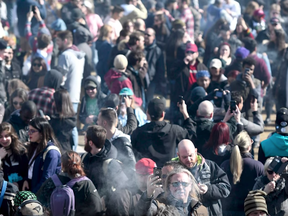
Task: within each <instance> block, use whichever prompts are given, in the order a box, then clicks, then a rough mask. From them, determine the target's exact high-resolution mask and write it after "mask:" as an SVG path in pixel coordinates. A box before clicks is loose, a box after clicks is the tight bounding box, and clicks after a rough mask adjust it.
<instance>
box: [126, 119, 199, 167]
mask: <svg viewBox="0 0 288 216" xmlns="http://www.w3.org/2000/svg"><path fill="white" fill-rule="evenodd" d="M195 137H196V133H195V126H194V122H193V121H192V119H190V118H188V119H186V120H185V121H184V123H183V127H180V126H179V125H174V124H170V123H167V122H165V121H152V122H150V123H147V124H145V125H143V126H142V127H139V128H137V129H136V130H135V131H134V132H133V133H132V135H131V143H132V147H133V150H134V152H135V155H136V159H137V160H139V159H141V158H150V159H152V160H153V161H155V163H156V164H157V166H159V167H161V166H163V165H164V163H165V162H167V161H169V160H171V159H172V158H173V157H174V156H175V152H176V147H177V144H178V143H179V142H180V141H181V140H183V139H190V140H191V139H192V138H193V139H194V138H195Z"/></svg>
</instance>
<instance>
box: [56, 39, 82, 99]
mask: <svg viewBox="0 0 288 216" xmlns="http://www.w3.org/2000/svg"><path fill="white" fill-rule="evenodd" d="M84 64H85V53H83V52H80V51H79V49H78V48H77V47H76V46H74V45H73V46H72V47H70V48H68V49H66V50H64V52H63V53H62V54H61V55H60V56H59V60H58V65H59V66H60V67H62V68H63V69H65V70H67V71H68V73H67V75H66V81H65V84H64V87H65V88H66V89H67V90H68V92H69V94H70V98H71V102H72V103H79V102H80V92H81V81H82V77H83V72H84Z"/></svg>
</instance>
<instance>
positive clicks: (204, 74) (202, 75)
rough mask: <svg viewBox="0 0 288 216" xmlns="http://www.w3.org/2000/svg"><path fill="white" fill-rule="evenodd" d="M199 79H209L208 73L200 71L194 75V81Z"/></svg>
mask: <svg viewBox="0 0 288 216" xmlns="http://www.w3.org/2000/svg"><path fill="white" fill-rule="evenodd" d="M201 77H208V78H210V73H209V72H208V71H207V70H200V71H198V72H197V73H196V79H197V80H198V79H199V78H201Z"/></svg>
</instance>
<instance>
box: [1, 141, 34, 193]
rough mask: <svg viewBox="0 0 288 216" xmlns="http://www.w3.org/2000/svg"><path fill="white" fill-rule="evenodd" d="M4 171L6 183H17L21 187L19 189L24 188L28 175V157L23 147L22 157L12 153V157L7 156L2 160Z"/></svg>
mask: <svg viewBox="0 0 288 216" xmlns="http://www.w3.org/2000/svg"><path fill="white" fill-rule="evenodd" d="M20 145H21V144H20ZM2 169H3V172H4V179H5V180H6V181H8V182H10V183H14V182H15V183H17V184H18V185H19V188H22V185H23V182H24V180H27V174H28V156H27V154H26V153H25V148H24V147H23V146H22V149H21V151H20V155H15V154H13V153H12V154H11V155H10V156H8V155H6V156H5V157H4V158H2Z"/></svg>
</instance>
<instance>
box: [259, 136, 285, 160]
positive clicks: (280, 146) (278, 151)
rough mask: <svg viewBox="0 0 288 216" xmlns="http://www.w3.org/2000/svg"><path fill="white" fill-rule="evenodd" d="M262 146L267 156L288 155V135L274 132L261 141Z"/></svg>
mask: <svg viewBox="0 0 288 216" xmlns="http://www.w3.org/2000/svg"><path fill="white" fill-rule="evenodd" d="M261 147H262V150H263V152H264V155H265V158H268V157H274V156H280V157H287V156H288V136H283V135H281V134H278V133H274V134H273V135H272V136H271V137H269V138H268V139H266V140H264V141H262V142H261ZM259 151H260V150H259ZM259 160H260V158H259ZM260 161H261V160H260ZM261 162H262V161H261Z"/></svg>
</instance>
